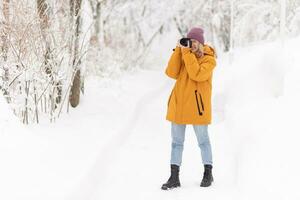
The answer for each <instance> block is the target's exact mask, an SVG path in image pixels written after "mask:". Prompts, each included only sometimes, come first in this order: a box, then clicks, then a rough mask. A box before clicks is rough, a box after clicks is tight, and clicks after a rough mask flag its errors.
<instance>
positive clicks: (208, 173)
mask: <svg viewBox="0 0 300 200" xmlns="http://www.w3.org/2000/svg"><path fill="white" fill-rule="evenodd" d="M213 181H214V178H213V176H212V165H204V174H203V179H202V181H201V184H200V186H201V187H208V186H210V185H211V183H212V182H213Z"/></svg>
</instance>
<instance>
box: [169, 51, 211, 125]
mask: <svg viewBox="0 0 300 200" xmlns="http://www.w3.org/2000/svg"><path fill="white" fill-rule="evenodd" d="M215 66H216V59H215V52H214V49H213V48H212V47H210V46H208V45H205V46H204V55H203V56H202V57H201V58H197V57H196V56H195V54H194V53H192V52H191V51H190V49H188V48H184V49H181V48H180V47H176V49H175V51H174V52H173V54H172V56H171V58H170V60H169V63H168V66H167V68H166V71H165V73H166V74H167V75H168V76H169V77H171V78H174V79H176V83H175V86H174V88H173V90H172V92H171V94H170V97H169V100H168V111H167V117H166V119H167V120H169V121H171V122H175V123H177V124H198V125H208V124H210V123H211V92H212V75H213V69H214V68H215Z"/></svg>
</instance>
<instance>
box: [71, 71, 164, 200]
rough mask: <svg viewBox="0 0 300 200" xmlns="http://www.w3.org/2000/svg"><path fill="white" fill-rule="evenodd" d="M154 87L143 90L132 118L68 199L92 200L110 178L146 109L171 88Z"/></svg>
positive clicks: (101, 153)
mask: <svg viewBox="0 0 300 200" xmlns="http://www.w3.org/2000/svg"><path fill="white" fill-rule="evenodd" d="M156 73H157V72H156ZM154 78H156V77H154ZM160 81H161V80H160ZM151 83H152V82H149V83H148V84H151ZM154 87H157V88H155V89H152V90H150V91H148V90H147V89H144V90H143V91H144V93H145V94H144V95H143V96H142V97H140V99H139V100H138V101H137V103H136V105H135V107H134V109H133V112H132V113H131V115H130V118H129V119H124V121H126V123H124V125H123V126H122V127H121V128H119V131H117V133H116V134H115V136H114V137H113V138H111V139H110V141H109V142H107V144H105V145H104V147H102V148H101V151H100V153H99V155H98V156H97V158H96V162H95V164H94V165H93V167H92V168H91V170H90V171H89V172H88V173H87V175H85V177H84V178H83V179H82V180H81V181H80V183H79V184H78V186H77V187H78V189H77V190H76V189H75V190H74V191H75V192H74V193H72V194H71V195H70V197H68V199H70V200H71V199H78V200H79V199H90V198H91V197H92V196H93V195H94V193H95V192H96V191H97V190H98V189H99V186H100V185H101V183H103V182H104V181H105V180H106V179H107V178H108V177H107V176H108V175H107V172H108V171H109V168H110V167H111V166H112V164H113V163H114V160H115V158H116V156H117V155H118V153H119V152H120V148H121V147H122V146H123V145H124V144H126V143H127V141H128V139H129V138H130V137H131V135H132V134H133V133H134V130H135V129H136V126H137V125H138V121H139V119H140V118H142V117H143V112H144V109H145V108H147V106H148V105H149V104H151V103H152V102H153V100H154V98H156V97H159V96H161V94H163V92H165V91H166V90H167V89H168V88H169V82H168V81H166V80H164V81H163V80H162V84H160V85H157V86H156V85H154ZM122 106H126V105H122Z"/></svg>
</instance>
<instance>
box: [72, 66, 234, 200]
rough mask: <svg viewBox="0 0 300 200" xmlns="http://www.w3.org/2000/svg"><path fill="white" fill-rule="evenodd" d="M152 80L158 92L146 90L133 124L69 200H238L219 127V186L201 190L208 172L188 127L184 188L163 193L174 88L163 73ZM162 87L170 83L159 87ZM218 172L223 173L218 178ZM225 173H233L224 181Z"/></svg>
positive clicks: (129, 123)
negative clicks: (168, 114) (170, 99)
mask: <svg viewBox="0 0 300 200" xmlns="http://www.w3.org/2000/svg"><path fill="white" fill-rule="evenodd" d="M152 75H153V77H152V78H151V80H152V79H153V80H155V81H151V82H150V83H149V84H152V85H153V84H155V86H154V87H157V89H154V90H151V91H148V92H147V90H145V91H146V92H145V95H144V96H142V97H141V98H140V100H139V101H138V102H137V104H136V107H135V109H134V111H133V113H132V115H131V118H129V120H128V121H127V122H126V123H125V125H124V126H123V127H121V128H120V131H119V132H118V134H116V135H115V137H114V138H112V141H110V142H109V143H108V144H106V145H105V147H104V148H103V149H102V150H101V153H100V154H99V155H98V156H97V161H96V163H95V164H94V166H93V167H92V169H91V170H90V171H89V173H88V175H86V176H85V177H84V179H83V180H82V181H81V183H80V185H79V187H78V189H77V190H74V191H75V193H73V194H72V195H71V197H70V198H69V199H78V200H79V199H90V197H92V198H91V199H118V198H120V197H122V198H125V199H129V198H133V197H134V198H135V199H149V200H150V199H161V198H163V199H174V198H175V199H185V198H186V197H187V196H188V197H189V199H198V198H201V197H203V198H206V199H220V198H221V197H222V199H234V195H235V190H234V187H232V184H233V182H234V176H232V175H233V172H234V169H232V167H230V164H228V163H232V162H231V160H230V156H229V155H226V150H223V151H220V150H221V149H226V139H224V138H223V137H222V138H220V139H219V141H215V139H216V138H217V131H215V130H214V129H216V130H217V129H218V127H217V126H216V127H215V128H211V129H210V130H211V132H212V133H211V135H212V136H211V139H212V143H213V144H215V145H218V148H217V149H215V152H221V153H220V155H218V154H216V155H214V156H215V159H216V160H218V161H217V162H216V163H217V164H218V165H222V166H219V167H215V169H214V171H215V174H216V184H215V185H214V186H213V187H211V188H208V189H203V188H200V187H199V183H200V180H201V177H202V170H203V167H202V164H201V157H200V152H199V149H198V147H197V143H196V139H195V137H194V135H193V134H194V133H193V130H192V128H191V127H188V128H187V132H188V134H187V138H186V147H185V152H184V163H185V164H184V167H183V168H182V172H181V174H182V175H181V176H182V178H181V179H182V185H183V187H182V188H181V189H180V190H178V191H176V192H174V193H166V192H165V191H161V190H160V185H161V184H162V183H163V182H164V181H165V180H166V179H167V177H168V176H169V152H170V149H169V147H170V137H169V134H170V130H169V129H170V127H169V122H167V121H166V120H165V113H166V102H167V98H168V95H169V92H170V90H171V88H172V86H173V82H171V81H164V79H166V77H164V75H163V74H160V73H159V72H156V73H153V74H152ZM161 82H165V83H164V84H162V85H161V84H157V83H161ZM149 86H150V85H149ZM152 87H153V86H152ZM214 134H215V135H214ZM221 134H222V133H221V132H220V135H221ZM221 140H222V141H221ZM222 152H223V153H222ZM227 153H228V151H227ZM229 153H230V152H229ZM218 157H223V159H222V158H221V159H219V158H218ZM224 158H226V159H224ZM218 169H220V170H221V171H222V172H221V173H220V172H218ZM224 171H227V172H229V173H226V175H224ZM219 174H220V175H219ZM222 174H223V175H222ZM218 185H219V186H218ZM116 191H117V192H116ZM216 191H217V192H216Z"/></svg>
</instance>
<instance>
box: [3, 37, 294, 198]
mask: <svg viewBox="0 0 300 200" xmlns="http://www.w3.org/2000/svg"><path fill="white" fill-rule="evenodd" d="M299 44H300V38H298V39H292V40H289V41H288V42H287V43H286V45H285V47H284V49H283V48H282V47H281V46H280V44H279V42H278V43H276V42H274V43H270V44H260V45H256V46H252V47H248V48H241V49H235V51H234V54H233V58H232V60H233V62H232V64H229V59H228V55H220V56H219V58H218V66H217V68H216V70H215V73H214V85H213V107H214V112H213V124H212V125H211V126H210V127H209V134H210V137H211V143H212V148H213V159H214V169H213V174H214V179H215V182H214V183H213V185H212V187H209V188H200V187H199V184H200V181H201V178H202V173H203V167H202V164H201V157H200V150H199V149H198V147H197V143H196V138H195V136H194V133H193V129H192V127H191V126H188V128H187V137H186V141H185V150H184V155H183V156H184V157H183V166H182V168H181V176H180V177H181V182H182V187H181V188H178V189H175V190H173V191H162V190H160V186H161V184H162V183H163V182H165V181H166V180H167V178H168V176H169V159H170V158H169V156H170V146H171V145H170V139H171V138H170V123H169V122H168V121H166V120H165V114H166V109H167V107H166V106H167V98H168V96H169V93H170V91H171V89H172V87H173V84H174V81H173V80H171V79H169V78H167V77H166V76H165V75H164V67H165V66H163V65H162V66H161V67H153V68H152V70H139V71H137V72H135V73H127V74H125V75H124V76H122V77H121V78H118V79H117V80H116V79H115V80H107V79H104V80H97V79H92V78H90V79H88V80H87V81H86V94H85V96H84V97H83V98H82V101H81V104H80V106H79V107H78V108H76V109H71V111H70V114H65V115H63V116H62V117H61V118H60V119H59V120H58V121H57V122H56V123H55V124H49V123H46V122H44V123H42V124H39V125H31V126H24V125H21V124H20V123H19V122H17V120H16V119H14V116H13V115H12V114H11V112H10V111H9V109H8V106H7V105H6V103H5V102H4V99H3V97H0V110H1V113H0V199H3V200H15V199H22V200H25V199H28V200H40V199H43V200H47V199H49V200H50V199H51V200H53V199H55V200H59V199H67V200H87V199H91V200H96V199H105V200H110V199H120V198H122V199H136V200H140V199H143V200H148V199H149V200H150V199H151V200H152V199H166V200H167V199H170V200H171V199H172V200H173V199H189V200H193V199H217V200H219V199H222V200H223V199H229V200H232V199H236V200H240V199H243V200H244V199H245V200H248V199H249V200H250V199H251V200H252V199H274V200H277V199H278V200H279V199H280V200H281V199H287V200H296V199H297V200H298V199H300V192H299V190H298V185H297V183H298V180H299V179H300V172H299V170H298V169H300V160H299V159H298V157H299V156H298V152H299V151H300V146H299V145H298V141H299V139H300V137H299V135H298V134H299V133H300V128H299V127H298V124H299V123H298V120H299V117H298V114H299V113H300V106H299V105H298V104H299V102H300V92H299V91H300V78H299V74H300V68H299V66H300V58H299V57H297V56H298V55H297V54H298V50H299V46H297V45H299ZM168 56H169V55H166V56H165V59H167V57H168ZM165 62H167V60H165Z"/></svg>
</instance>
